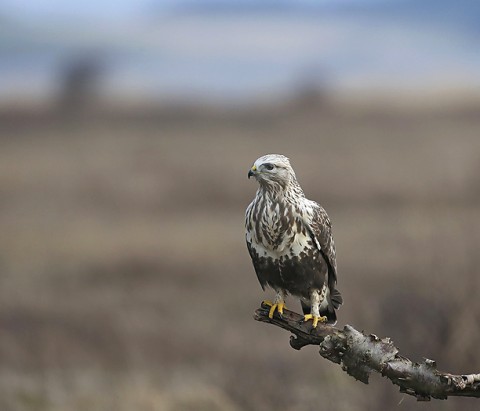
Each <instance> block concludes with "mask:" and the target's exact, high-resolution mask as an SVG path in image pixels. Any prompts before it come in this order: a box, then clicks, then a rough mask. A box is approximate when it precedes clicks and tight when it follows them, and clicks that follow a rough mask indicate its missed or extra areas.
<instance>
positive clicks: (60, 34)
mask: <svg viewBox="0 0 480 411" xmlns="http://www.w3.org/2000/svg"><path fill="white" fill-rule="evenodd" d="M479 40H480V2H478V1H477V0H458V1H446V0H424V1H421V2H418V1H413V0H340V1H339V0H335V1H334V0H318V1H313V0H312V1H310V0H303V1H302V0H295V1H293V0H292V1H286V0H276V1H273V0H265V1H253V0H244V1H241V0H196V1H187V0H177V1H175V0H157V1H155V0H144V1H134V0H116V1H113V0H105V1H102V2H98V1H93V0H86V1H82V2H66V1H61V0H43V1H28V0H3V1H1V2H0V101H2V102H5V101H11V100H15V99H22V98H23V99H25V98H27V99H35V98H36V99H43V98H48V97H51V96H53V95H55V94H56V93H58V89H59V88H61V87H62V75H63V74H62V70H63V69H64V67H66V66H68V65H69V64H71V62H72V61H73V62H75V61H78V60H79V59H91V60H96V62H97V63H98V66H101V67H102V69H103V70H102V72H101V74H102V76H101V83H100V84H101V89H102V93H103V94H104V95H105V96H108V97H110V98H116V97H124V98H132V99H146V100H153V101H162V102H164V101H169V100H171V99H180V100H182V99H184V100H188V101H190V100H192V99H213V100H221V101H225V100H242V99H247V100H248V99H251V98H268V96H273V97H274V98H275V96H278V95H282V94H283V95H285V94H289V93H292V92H294V91H295V89H296V88H298V87H304V86H305V85H309V86H311V87H318V88H327V89H329V90H333V92H347V93H348V92H361V93H370V92H371V93H376V92H394V93H398V92H402V93H417V94H418V93H427V94H428V93H432V92H437V93H438V92H439V93H442V92H445V91H448V92H449V93H452V92H453V93H457V94H462V93H463V94H464V93H468V94H471V93H478V92H479V90H480V74H479V73H480V52H479V50H478V43H479ZM433 94H435V93H433Z"/></svg>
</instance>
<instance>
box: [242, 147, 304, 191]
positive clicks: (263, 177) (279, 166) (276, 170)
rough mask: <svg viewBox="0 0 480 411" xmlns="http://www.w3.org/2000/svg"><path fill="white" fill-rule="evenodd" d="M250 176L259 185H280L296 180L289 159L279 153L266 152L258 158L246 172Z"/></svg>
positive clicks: (283, 185)
mask: <svg viewBox="0 0 480 411" xmlns="http://www.w3.org/2000/svg"><path fill="white" fill-rule="evenodd" d="M250 177H255V178H256V180H257V181H258V182H259V183H260V185H272V184H278V185H280V186H282V187H286V186H287V185H288V184H289V183H290V182H292V181H296V177H295V172H294V171H293V168H292V166H291V165H290V161H289V159H288V158H287V157H285V156H282V155H281V154H267V155H265V156H262V157H260V158H258V159H257V160H256V161H255V163H253V166H252V168H251V169H250V171H249V172H248V178H250Z"/></svg>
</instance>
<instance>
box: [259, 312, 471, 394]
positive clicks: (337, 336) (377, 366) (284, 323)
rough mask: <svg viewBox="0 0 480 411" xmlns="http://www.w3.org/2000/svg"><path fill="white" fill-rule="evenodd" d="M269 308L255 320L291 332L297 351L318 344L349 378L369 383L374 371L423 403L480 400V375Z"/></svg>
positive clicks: (387, 342)
mask: <svg viewBox="0 0 480 411" xmlns="http://www.w3.org/2000/svg"><path fill="white" fill-rule="evenodd" d="M269 308H270V307H268V306H265V305H263V304H262V306H261V308H259V309H258V310H256V311H255V314H254V318H255V320H257V321H262V322H266V323H270V324H273V325H276V326H278V327H281V328H284V329H285V330H288V331H290V332H291V333H293V334H294V335H292V336H291V337H290V345H291V346H292V347H293V348H295V349H296V350H299V349H301V348H302V347H304V346H305V345H310V344H311V345H318V346H319V347H320V355H321V356H322V357H324V358H326V359H327V360H330V361H332V362H334V363H337V364H341V366H342V369H343V370H344V371H346V372H347V373H348V374H349V375H351V376H352V377H354V378H356V379H357V380H360V381H362V382H363V383H365V384H368V377H369V375H370V372H371V371H376V372H379V373H380V374H382V375H383V376H384V377H387V378H388V379H389V380H391V381H392V382H393V384H396V385H398V386H399V387H400V392H404V393H407V394H410V395H413V396H415V397H416V398H417V400H419V401H429V400H430V399H431V398H438V399H446V398H448V397H449V396H462V397H476V398H480V374H469V375H453V374H449V373H444V372H440V371H438V370H437V368H436V363H435V361H433V360H429V359H425V361H424V362H422V363H414V362H412V361H410V360H409V359H408V358H405V357H402V356H401V355H399V354H398V349H397V348H396V347H395V346H394V345H393V343H392V341H391V340H390V339H389V338H383V339H380V338H378V337H377V336H376V335H374V334H370V335H366V334H364V333H363V332H360V331H357V330H356V329H355V328H353V327H352V326H350V325H346V326H345V327H344V328H343V330H340V329H338V328H335V327H332V326H330V325H326V324H318V326H317V328H316V329H313V328H312V326H311V322H306V323H304V322H303V316H301V315H299V314H297V313H294V312H293V311H289V310H284V313H283V315H282V317H280V316H279V315H278V314H277V313H275V315H274V317H273V318H272V319H270V318H269V317H268V311H269Z"/></svg>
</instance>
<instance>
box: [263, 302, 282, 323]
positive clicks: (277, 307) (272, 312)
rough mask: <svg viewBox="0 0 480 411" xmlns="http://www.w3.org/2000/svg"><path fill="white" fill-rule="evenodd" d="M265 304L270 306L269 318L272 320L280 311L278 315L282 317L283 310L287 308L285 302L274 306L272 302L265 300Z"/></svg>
mask: <svg viewBox="0 0 480 411" xmlns="http://www.w3.org/2000/svg"><path fill="white" fill-rule="evenodd" d="M263 304H265V305H268V306H269V307H270V311H269V312H268V318H270V319H272V318H273V314H274V313H275V310H277V311H278V314H280V315H282V314H283V309H284V308H287V306H286V305H285V303H284V302H282V303H276V304H274V303H272V302H271V301H268V300H265V301H264V302H263Z"/></svg>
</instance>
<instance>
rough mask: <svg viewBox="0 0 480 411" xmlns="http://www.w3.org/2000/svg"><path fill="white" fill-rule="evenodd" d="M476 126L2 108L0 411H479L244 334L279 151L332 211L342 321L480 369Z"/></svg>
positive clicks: (351, 113)
mask: <svg viewBox="0 0 480 411" xmlns="http://www.w3.org/2000/svg"><path fill="white" fill-rule="evenodd" d="M172 113H173V114H172ZM479 114H480V110H478V109H477V108H469V109H466V108H464V109H455V110H453V109H452V110H436V111H427V110H425V111H422V112H415V111H413V110H411V111H406V110H401V109H395V110H394V109H379V108H376V109H374V108H371V109H363V110H359V109H354V108H348V109H345V108H344V109H340V108H338V107H336V108H326V107H320V108H318V109H317V108H314V107H310V108H305V107H303V108H302V107H297V106H289V107H283V108H276V109H273V108H272V109H265V108H263V109H259V110H251V111H238V112H236V111H234V110H232V111H224V112H221V113H215V112H212V111H209V112H201V111H200V112H199V113H195V112H194V111H185V112H180V113H176V112H170V113H167V114H165V113H163V114H162V113H159V114H158V115H151V116H147V117H145V118H138V116H137V117H135V116H123V117H122V116H110V117H108V118H99V117H96V118H88V117H87V118H82V119H70V120H69V121H66V120H63V121H61V120H58V119H57V120H54V119H52V118H50V119H49V120H42V119H39V118H33V119H32V118H30V119H28V118H26V119H22V118H21V117H16V118H14V119H13V120H12V119H10V120H9V118H7V117H4V118H2V122H1V123H0V131H1V134H0V144H1V146H0V147H1V150H0V193H1V196H0V198H1V200H0V232H1V235H0V269H1V276H0V282H1V287H0V296H1V298H0V335H1V338H0V362H1V367H0V409H1V410H5V411H24V410H27V411H28V410H32V411H33V410H35V411H50V410H52V411H53V410H55V411H57V410H71V411H77V410H78V411H80V410H82V411H83V410H89V411H97V410H112V411H113V410H115V411H127V410H128V411H130V410H137V411H153V410H160V411H187V410H195V411H197V410H198V411H202V410H205V411H207V410H208V411H216V410H218V411H220V410H224V411H235V410H237V411H238V410H252V411H254V410H255V411H258V410H273V409H280V410H285V411H294V410H304V411H308V410H318V409H328V410H333V411H336V410H385V409H392V408H395V409H408V410H410V409H414V410H416V409H427V410H441V411H442V410H458V409H462V410H465V411H469V410H477V409H478V407H480V402H479V401H478V400H473V399H463V398H453V399H449V400H447V401H432V402H430V403H416V402H415V400H414V399H412V398H411V397H409V396H405V395H403V394H400V393H399V392H398V391H397V388H396V387H394V386H392V385H391V384H390V383H389V382H388V381H386V380H385V381H384V380H382V379H381V378H380V377H374V378H372V380H371V383H370V384H369V385H363V384H361V383H360V382H356V381H355V380H354V379H353V378H351V377H349V376H347V375H346V374H345V373H344V372H342V371H341V369H340V367H338V366H336V365H334V364H331V363H328V362H327V361H325V360H323V359H322V358H321V357H320V356H319V355H318V353H317V350H316V349H315V348H314V347H307V348H304V349H303V350H301V351H299V352H297V351H294V350H292V349H291V348H290V347H289V343H288V338H289V335H288V333H285V332H284V331H282V330H280V329H276V328H274V327H270V326H266V325H263V324H260V323H257V322H255V321H254V320H253V319H252V314H253V311H254V310H255V309H256V308H257V307H258V306H259V303H260V301H261V300H262V299H264V298H266V297H271V293H270V292H267V293H263V292H262V290H261V288H260V285H259V284H258V282H257V279H256V277H255V273H254V271H253V268H252V266H251V263H250V259H249V256H248V253H247V250H246V247H245V244H244V227H243V224H244V222H243V219H244V210H245V208H246V206H247V205H248V203H249V202H250V201H251V199H252V197H253V195H254V192H255V190H256V184H255V182H254V181H251V180H250V181H249V180H247V172H248V169H249V167H250V166H251V164H252V162H253V161H254V160H255V159H256V158H257V157H259V156H260V155H263V154H266V153H269V152H276V153H282V154H285V155H287V156H289V157H290V158H291V161H292V164H293V166H294V168H295V169H296V173H297V177H298V179H299V181H300V183H301V184H302V186H303V188H304V191H305V193H306V195H307V196H308V197H309V198H311V199H314V200H316V201H318V202H320V203H321V204H322V205H323V206H324V207H325V208H326V210H327V211H328V213H329V215H330V217H331V219H332V221H333V227H334V235H335V239H336V244H337V254H338V266H339V289H340V290H341V292H342V294H343V296H344V300H345V304H344V306H343V307H342V308H341V310H340V311H339V313H338V314H339V326H342V325H344V324H347V323H349V324H352V325H353V326H355V327H356V328H357V329H363V330H365V331H368V332H373V333H375V334H377V335H379V336H390V337H391V338H392V339H393V341H394V343H395V344H396V345H397V346H398V347H399V348H400V350H401V353H402V354H404V355H406V356H409V357H411V358H412V359H415V360H421V359H422V358H423V357H428V358H432V359H435V360H436V361H437V363H438V366H439V368H440V369H442V370H446V371H450V372H455V373H472V372H480V359H479V355H478V347H479V344H480V326H479V325H480V298H479V297H478V295H479V292H480V275H479V274H480V273H479V266H480V115H479ZM288 303H289V304H288ZM287 305H288V307H289V308H291V309H293V310H294V311H299V309H300V307H299V304H298V302H296V301H294V300H293V299H291V298H290V299H289V300H288V301H287Z"/></svg>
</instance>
